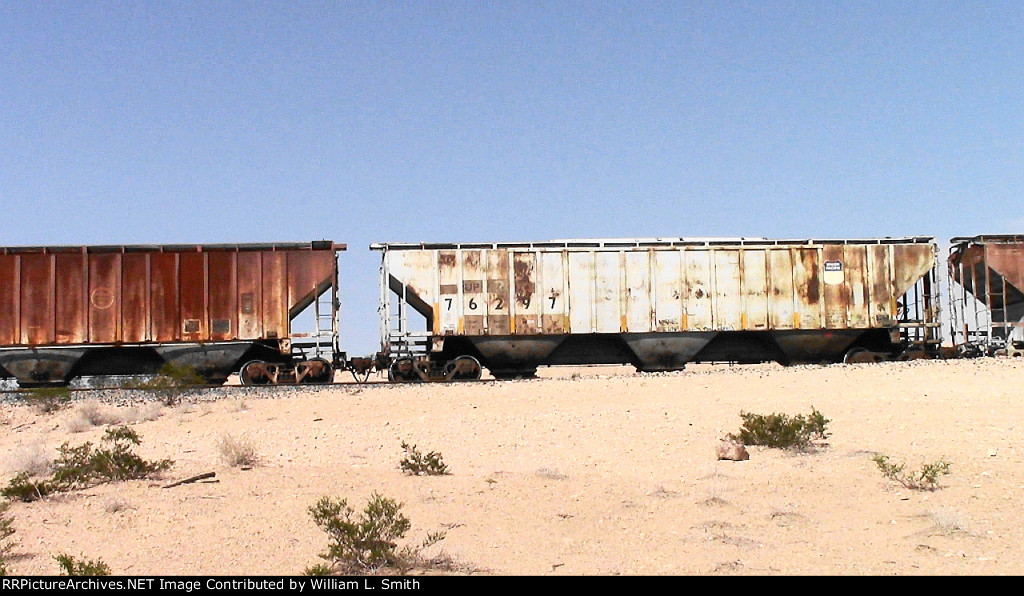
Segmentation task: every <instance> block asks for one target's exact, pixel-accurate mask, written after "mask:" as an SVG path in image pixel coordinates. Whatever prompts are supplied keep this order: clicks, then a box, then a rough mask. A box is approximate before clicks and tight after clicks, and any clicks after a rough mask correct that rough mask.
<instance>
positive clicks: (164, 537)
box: [0, 359, 1024, 576]
mask: <svg viewBox="0 0 1024 596" xmlns="http://www.w3.org/2000/svg"><path fill="white" fill-rule="evenodd" d="M541 375H542V378H538V379H533V380H525V381H502V382H492V383H464V384H432V385H418V384H417V385H414V384H405V385H389V384H386V383H370V384H365V385H356V384H354V383H344V384H339V385H333V386H325V387H318V388H288V389H281V390H272V389H252V388H244V389H237V388H236V389H232V388H225V389H214V390H208V391H205V392H204V393H203V394H202V395H199V396H195V397H192V398H190V399H188V400H186V401H184V402H183V403H180V404H178V405H175V406H173V407H166V406H163V405H161V404H159V403H158V402H150V403H148V404H147V403H141V402H139V400H140V399H141V396H139V395H138V394H132V395H133V396H134V397H132V398H131V399H126V398H125V395H124V392H109V393H106V394H103V393H88V394H86V393H81V394H76V402H75V403H73V404H72V405H70V406H69V407H67V408H65V409H63V410H61V411H58V412H56V413H51V414H42V413H39V412H38V411H37V410H36V409H34V408H32V407H30V406H26V405H22V404H17V403H12V400H11V398H10V397H9V396H8V397H7V398H5V400H4V403H3V404H2V405H0V453H2V454H3V461H2V462H0V465H2V466H3V467H2V468H0V482H2V483H3V484H4V485H6V483H7V482H8V481H9V480H10V478H11V477H13V476H14V474H15V473H16V472H17V471H19V470H22V469H26V468H27V467H29V466H32V465H35V466H38V465H40V460H45V458H46V457H50V458H52V457H53V455H55V453H56V449H57V448H58V447H59V446H60V445H61V444H63V443H65V442H67V443H70V444H71V445H79V444H81V443H84V442H85V441H92V442H97V441H98V440H99V438H100V437H101V436H102V433H103V429H104V426H103V425H97V426H90V425H88V424H83V423H82V416H83V411H82V409H83V408H86V407H88V408H91V412H92V413H93V414H95V412H96V411H97V410H101V411H102V412H104V413H105V414H106V416H107V417H108V419H109V420H110V421H112V423H118V422H127V423H130V424H131V426H132V428H134V429H135V430H136V432H137V433H138V434H139V435H140V437H141V438H142V444H141V446H140V447H139V448H138V449H137V452H138V453H139V454H140V455H142V456H144V457H146V458H148V459H162V458H170V459H173V460H174V462H175V463H174V466H173V467H172V468H171V469H170V470H169V471H167V472H165V473H163V474H162V475H161V476H160V477H159V478H155V479H150V480H140V481H129V482H120V483H112V484H104V485H100V486H95V487H92V488H87V489H84V490H79V491H75V492H71V493H66V494H61V495H56V496H52V497H49V498H47V499H45V500H42V501H36V502H31V503H21V502H17V503H13V504H12V506H11V508H10V510H9V514H10V516H11V517H12V518H13V520H14V527H15V529H16V534H15V540H16V543H15V544H14V547H13V549H12V551H11V555H12V556H11V562H10V572H11V573H13V574H17V575H37V574H45V575H54V574H56V573H58V572H59V567H58V566H57V563H56V562H55V561H54V559H53V556H54V555H56V554H60V553H67V554H70V555H73V556H75V557H80V558H85V559H100V560H102V561H103V562H105V563H106V564H107V565H109V567H110V568H111V570H112V571H113V573H114V574H118V575H297V574H300V573H302V571H303V570H304V569H305V568H307V567H309V566H310V565H313V564H316V563H318V562H320V559H319V558H318V554H319V553H321V552H323V550H324V549H325V547H326V544H327V537H326V535H325V534H324V533H323V532H321V531H320V530H319V529H318V528H317V527H316V525H315V524H314V523H313V521H312V518H311V516H310V515H309V511H308V510H309V507H310V506H311V505H313V504H314V503H315V502H316V501H317V500H318V499H319V498H320V497H322V496H331V497H338V498H346V499H348V502H349V504H350V505H352V506H353V507H354V508H355V509H361V508H362V506H363V505H364V504H365V503H366V501H367V499H368V498H369V497H370V496H371V495H372V494H374V493H379V494H381V495H384V496H387V497H389V498H393V499H396V500H398V501H401V502H402V503H403V509H402V512H403V513H404V514H405V515H406V516H407V517H408V518H409V519H410V520H411V521H412V529H411V530H410V532H409V534H408V535H407V540H408V541H409V542H418V541H420V540H422V539H423V538H424V537H425V536H426V535H427V533H428V532H432V531H436V530H443V531H445V532H446V538H445V539H444V540H443V541H442V542H441V543H439V544H437V545H435V546H433V547H431V553H429V554H439V553H442V552H443V553H444V554H445V555H447V556H448V557H450V558H451V559H453V560H455V561H457V562H458V570H457V571H456V573H462V574H485V575H530V576H545V575H705V574H725V575H736V574H757V575H797V574H800V575H807V574H811V575H824V574H843V575H867V574H870V575H935V574H942V575H980V574H985V575H990V574H993V575H999V574H1020V573H1024V556H1022V553H1024V524H1022V521H1024V513H1022V508H1021V503H1022V495H1024V450H1022V448H1021V444H1020V440H1019V435H1018V434H1017V433H1018V432H1019V431H1021V430H1022V429H1024V394H1022V390H1021V387H1022V385H1024V361H1021V360H1020V359H1017V360H1010V359H979V360H962V361H917V362H894V363H884V364H855V365H831V366H801V367H791V368H784V367H781V366H778V365H753V366H731V367H730V366H726V365H714V366H712V365H699V366H693V367H692V368H689V369H687V370H686V371H683V372H678V373H670V374H638V373H634V372H631V369H629V368H622V367H611V368H608V367H589V368H579V369H551V370H542V371H541ZM98 397H102V398H103V399H105V400H106V401H104V402H96V401H94V400H95V399H96V398H98ZM812 407H813V408H816V409H817V410H818V411H820V412H821V413H822V414H823V415H824V416H825V417H826V418H828V419H829V420H830V423H829V425H828V427H827V430H828V432H829V433H830V436H829V437H828V439H827V444H826V445H822V446H821V447H820V448H818V449H816V450H812V451H809V452H793V451H787V450H779V449H769V448H761V447H751V448H749V452H750V459H749V460H748V461H738V462H736V461H719V460H717V458H716V457H715V448H716V446H717V443H718V440H719V439H720V438H722V437H724V436H725V435H727V434H729V433H735V432H738V431H739V429H740V427H741V424H742V421H741V419H740V413H741V412H743V411H746V412H754V413H763V414H768V413H773V412H780V413H787V414H791V415H795V414H806V413H809V412H810V411H811V408H812ZM226 436H230V437H232V438H234V439H235V440H237V441H240V442H243V443H246V442H247V443H248V444H249V445H251V446H252V447H253V448H254V449H255V452H256V454H257V455H258V457H259V461H258V463H257V464H256V465H254V466H251V467H245V468H243V467H237V466H232V465H229V463H227V462H226V461H225V460H224V459H223V457H222V455H221V449H220V448H219V444H220V442H221V441H222V440H223V439H224V437H226ZM402 442H407V443H410V444H415V445H417V446H418V448H419V449H420V450H421V451H423V452H427V451H436V452H439V453H440V454H441V455H442V457H443V460H444V462H445V463H446V464H447V465H448V466H449V468H450V474H448V475H444V476H410V475H407V474H404V473H403V472H402V471H401V470H400V468H399V465H398V463H399V461H400V459H401V458H402V455H403V452H402V449H401V444H402ZM875 454H884V455H888V456H890V457H891V458H892V459H893V460H896V461H903V462H906V464H907V467H908V468H911V469H916V468H919V467H920V466H921V465H922V464H923V463H927V462H935V461H937V460H945V461H948V462H949V463H950V464H951V467H950V474H948V475H946V476H942V477H941V478H940V479H939V486H938V488H937V489H936V490H933V491H923V490H911V489H907V488H904V487H903V486H901V485H900V484H898V483H896V482H893V481H891V480H889V479H887V478H885V477H884V476H883V475H882V474H881V472H880V471H879V469H878V467H877V465H876V464H875V462H873V461H872V456H873V455H875ZM204 472H215V473H216V476H215V477H214V478H212V479H208V480H206V481H201V482H194V483H190V484H183V485H180V486H176V487H173V488H164V486H165V485H167V484H170V483H171V482H173V481H175V480H180V479H183V478H187V477H189V476H193V475H196V474H201V473H204Z"/></svg>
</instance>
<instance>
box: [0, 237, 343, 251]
mask: <svg viewBox="0 0 1024 596" xmlns="http://www.w3.org/2000/svg"><path fill="white" fill-rule="evenodd" d="M346 249H347V246H346V245H344V244H337V243H335V242H332V241H330V240H316V241H313V242H264V243H244V244H242V243H240V244H109V245H106V244H96V245H77V246H72V245H59V246H0V254H15V253H75V252H85V253H130V252H212V251H232V252H243V251H275V250H335V251H343V250H346Z"/></svg>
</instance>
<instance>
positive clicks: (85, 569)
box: [54, 554, 110, 575]
mask: <svg viewBox="0 0 1024 596" xmlns="http://www.w3.org/2000/svg"><path fill="white" fill-rule="evenodd" d="M54 559H56V561H57V563H58V564H60V568H61V571H62V572H61V575H110V567H108V566H107V564H106V563H104V562H103V561H101V560H99V559H97V560H95V561H80V560H78V559H76V558H74V557H72V556H71V555H65V554H61V555H57V556H55V557H54Z"/></svg>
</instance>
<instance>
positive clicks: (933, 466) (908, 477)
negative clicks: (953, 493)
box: [871, 454, 952, 490]
mask: <svg viewBox="0 0 1024 596" xmlns="http://www.w3.org/2000/svg"><path fill="white" fill-rule="evenodd" d="M871 461H873V462H875V464H876V465H877V466H878V469H879V470H881V472H882V475H883V476H885V477H886V478H888V479H889V480H893V481H895V482H899V483H900V484H902V485H903V486H904V487H906V488H909V489H912V490H935V489H936V488H938V486H939V484H938V483H939V477H940V476H945V475H947V474H949V473H950V468H951V467H952V464H950V463H949V462H947V461H945V460H941V459H940V460H936V461H934V462H932V463H924V464H922V465H921V468H920V469H919V470H917V471H916V472H908V471H907V469H906V468H907V465H906V464H905V463H903V462H899V463H895V462H892V461H890V460H889V456H887V455H882V454H878V455H875V456H874V457H872V458H871Z"/></svg>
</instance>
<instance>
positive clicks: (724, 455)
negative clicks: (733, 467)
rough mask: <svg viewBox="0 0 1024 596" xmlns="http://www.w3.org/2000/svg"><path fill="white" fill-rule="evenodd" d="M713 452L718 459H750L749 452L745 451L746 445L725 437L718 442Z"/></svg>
mask: <svg viewBox="0 0 1024 596" xmlns="http://www.w3.org/2000/svg"><path fill="white" fill-rule="evenodd" d="M715 454H716V455H717V456H718V459H728V460H732V461H746V460H748V459H750V454H749V453H747V448H746V447H744V446H743V445H742V444H741V443H737V442H736V441H728V440H725V439H722V440H720V441H719V442H718V447H717V448H716V449H715Z"/></svg>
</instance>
